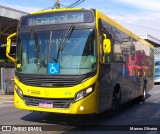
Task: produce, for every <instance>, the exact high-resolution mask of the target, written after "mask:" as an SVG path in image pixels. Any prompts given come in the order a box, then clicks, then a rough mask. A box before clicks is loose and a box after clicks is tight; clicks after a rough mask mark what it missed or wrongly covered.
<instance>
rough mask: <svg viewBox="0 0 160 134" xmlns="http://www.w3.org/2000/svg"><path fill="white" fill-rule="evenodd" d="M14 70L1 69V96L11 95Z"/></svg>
mask: <svg viewBox="0 0 160 134" xmlns="http://www.w3.org/2000/svg"><path fill="white" fill-rule="evenodd" d="M14 73H15V68H1V90H2V94H13V91H14V90H13V89H14Z"/></svg>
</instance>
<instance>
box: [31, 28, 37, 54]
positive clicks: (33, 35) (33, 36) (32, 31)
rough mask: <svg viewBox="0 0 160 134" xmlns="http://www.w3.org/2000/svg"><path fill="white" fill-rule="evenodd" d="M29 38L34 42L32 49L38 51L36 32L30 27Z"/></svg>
mask: <svg viewBox="0 0 160 134" xmlns="http://www.w3.org/2000/svg"><path fill="white" fill-rule="evenodd" d="M31 38H32V39H34V42H35V48H34V50H35V51H36V52H38V51H39V42H38V37H37V34H36V33H35V32H34V29H31Z"/></svg>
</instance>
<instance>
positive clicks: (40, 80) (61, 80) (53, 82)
mask: <svg viewBox="0 0 160 134" xmlns="http://www.w3.org/2000/svg"><path fill="white" fill-rule="evenodd" d="M15 75H16V77H17V78H18V79H19V81H20V82H22V83H23V84H25V85H29V86H37V87H51V88H52V87H72V86H75V85H77V84H79V83H80V82H81V80H78V78H77V77H73V76H51V75H29V74H27V75H25V74H19V73H15Z"/></svg>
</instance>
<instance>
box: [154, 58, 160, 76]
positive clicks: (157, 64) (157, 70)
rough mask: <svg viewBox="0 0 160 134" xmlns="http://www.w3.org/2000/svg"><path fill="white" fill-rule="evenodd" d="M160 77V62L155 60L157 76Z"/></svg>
mask: <svg viewBox="0 0 160 134" xmlns="http://www.w3.org/2000/svg"><path fill="white" fill-rule="evenodd" d="M157 75H160V60H155V76H157Z"/></svg>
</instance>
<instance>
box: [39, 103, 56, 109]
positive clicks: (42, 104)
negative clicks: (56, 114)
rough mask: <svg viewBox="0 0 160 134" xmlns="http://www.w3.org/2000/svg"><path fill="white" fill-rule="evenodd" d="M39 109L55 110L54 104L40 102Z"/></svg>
mask: <svg viewBox="0 0 160 134" xmlns="http://www.w3.org/2000/svg"><path fill="white" fill-rule="evenodd" d="M39 107H45V108H53V103H51V102H40V103H39Z"/></svg>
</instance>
